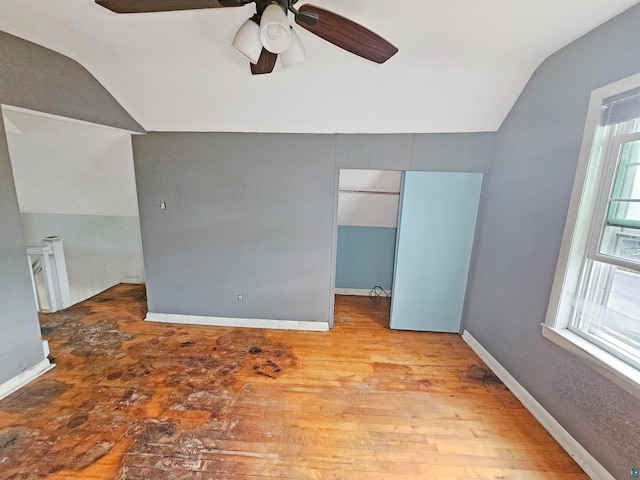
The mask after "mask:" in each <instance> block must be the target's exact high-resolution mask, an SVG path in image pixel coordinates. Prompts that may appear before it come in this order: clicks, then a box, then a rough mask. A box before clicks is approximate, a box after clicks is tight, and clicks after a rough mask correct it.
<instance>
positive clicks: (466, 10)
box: [0, 0, 640, 133]
mask: <svg viewBox="0 0 640 480" xmlns="http://www.w3.org/2000/svg"><path fill="white" fill-rule="evenodd" d="M303 3H305V0H302V1H301V2H300V3H299V4H298V5H297V6H299V5H301V4H303ZM311 3H313V4H315V5H317V6H320V7H322V8H325V9H328V10H331V11H333V12H336V13H339V14H340V15H343V16H345V17H347V18H349V19H351V20H353V21H355V22H357V23H360V24H361V25H363V26H365V27H367V28H369V29H371V30H373V31H375V32H376V33H378V34H379V35H381V36H382V37H384V38H386V39H387V40H389V41H390V42H391V43H393V44H394V45H395V46H396V47H397V48H398V49H399V52H398V53H397V54H396V55H395V56H394V57H392V58H391V59H390V60H389V61H387V62H386V63H384V64H382V65H378V64H375V63H372V62H368V61H366V60H364V59H362V58H360V57H357V56H354V55H352V54H350V53H348V52H346V51H343V50H341V49H339V48H337V47H335V46H333V45H331V44H329V43H327V42H325V41H324V40H322V39H320V38H318V37H316V36H314V35H312V34H311V33H309V32H307V31H305V30H303V29H301V28H299V27H294V28H296V31H297V32H298V34H299V36H300V38H301V40H302V43H303V44H304V47H305V49H306V53H307V60H306V62H305V63H303V64H301V65H298V66H296V67H291V68H286V69H285V68H282V67H281V66H280V65H279V64H278V65H276V68H275V70H274V72H273V73H272V74H270V75H261V76H252V75H251V73H250V70H249V65H248V63H247V62H246V61H245V60H243V59H242V58H241V57H240V56H239V55H237V54H236V53H235V52H233V50H232V49H231V48H230V43H231V41H232V39H233V37H234V35H235V33H236V30H237V29H238V27H239V26H240V25H241V24H242V23H243V22H244V21H245V20H246V19H247V18H248V17H250V16H251V15H252V14H253V13H254V11H255V7H254V5H253V4H249V5H246V6H244V7H238V8H217V9H205V10H193V11H177V12H162V13H144V14H129V15H118V14H115V13H112V12H110V11H108V10H106V9H104V8H102V7H100V6H99V5H97V4H96V3H94V1H93V0H46V1H43V0H2V2H0V30H3V31H5V32H7V33H10V34H13V35H16V36H18V37H22V38H24V39H26V40H29V41H32V42H34V43H37V44H40V45H43V46H45V47H48V48H51V49H53V50H55V51H57V52H60V53H62V54H64V55H67V56H68V57H70V58H72V59H74V60H76V61H78V62H79V63H80V64H81V65H83V66H84V67H85V68H87V69H88V70H89V71H90V72H91V73H92V74H93V75H94V76H95V77H96V78H97V79H98V80H99V81H100V82H101V83H102V84H103V85H104V86H105V87H106V88H107V90H109V91H110V92H111V94H112V95H113V96H114V97H115V98H116V99H117V100H118V101H119V102H120V103H121V104H122V105H123V106H124V107H125V108H126V109H127V110H128V111H129V113H130V114H131V115H132V116H133V117H134V118H135V119H136V120H137V121H138V122H139V123H140V124H141V125H142V126H143V127H144V128H145V129H147V130H150V131H151V130H154V131H233V132H317V133H333V132H342V133H352V132H367V133H380V132H386V133H394V132H407V133H408V132H465V131H467V132H468V131H495V130H496V129H498V128H499V126H500V124H501V123H502V121H503V120H504V118H505V116H506V115H507V113H508V112H509V109H510V108H511V106H512V105H513V103H514V102H515V100H516V99H517V97H518V95H519V94H520V92H521V91H522V89H523V87H524V86H525V84H526V82H527V80H528V79H529V78H530V76H531V74H532V73H533V72H534V70H535V69H536V68H537V67H538V66H539V65H540V63H541V62H542V61H544V59H545V58H547V57H548V56H549V55H551V54H553V53H554V52H555V51H557V50H558V49H560V48H562V47H563V46H565V45H566V44H568V43H570V42H571V41H573V40H575V39H577V38H578V37H580V36H582V35H583V34H585V33H587V32H588V31H590V30H592V29H593V28H595V27H597V26H598V25H600V24H602V23H604V22H605V21H607V20H609V19H611V18H612V17H614V16H616V15H617V14H619V13H621V12H623V11H624V10H626V9H627V8H629V7H631V6H633V5H635V4H637V3H640V2H638V0H607V1H602V0H560V1H559V0H526V1H525V0H402V1H390V0H311Z"/></svg>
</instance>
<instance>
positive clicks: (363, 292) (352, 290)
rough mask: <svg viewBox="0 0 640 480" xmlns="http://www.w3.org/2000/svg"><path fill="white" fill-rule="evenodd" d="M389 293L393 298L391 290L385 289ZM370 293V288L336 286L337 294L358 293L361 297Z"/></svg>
mask: <svg viewBox="0 0 640 480" xmlns="http://www.w3.org/2000/svg"><path fill="white" fill-rule="evenodd" d="M385 291H386V292H387V293H388V294H389V298H391V290H385ZM369 293H371V289H370V288H336V289H335V294H336V295H357V296H360V297H368V296H369Z"/></svg>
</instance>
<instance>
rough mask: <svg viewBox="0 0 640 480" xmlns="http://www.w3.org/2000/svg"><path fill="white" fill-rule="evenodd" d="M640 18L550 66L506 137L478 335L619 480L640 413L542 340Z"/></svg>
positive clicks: (631, 462)
mask: <svg viewBox="0 0 640 480" xmlns="http://www.w3.org/2000/svg"><path fill="white" fill-rule="evenodd" d="M639 25H640V6H636V7H634V8H632V9H631V10H629V11H628V12H626V13H624V14H623V15H621V16H619V17H617V18H615V19H614V20H612V21H611V22H609V23H607V24H605V25H604V26H602V27H601V28H598V29H597V30H595V31H593V32H591V33H590V34H588V35H587V36H585V37H583V38H581V39H579V40H578V41H576V42H575V43H573V44H571V45H570V46H568V47H566V48H564V49H562V50H561V51H559V52H558V53H556V54H555V55H553V56H552V57H550V58H549V59H547V61H545V62H544V63H543V64H542V65H541V66H540V68H539V69H538V70H537V71H536V73H535V74H534V75H533V77H532V78H531V80H530V82H529V84H528V85H527V87H526V88H525V90H524V91H523V93H522V95H521V96H520V98H519V100H518V101H517V103H516V105H515V106H514V108H513V110H512V111H511V113H510V114H509V116H508V117H507V119H506V121H505V122H504V124H503V125H502V127H501V128H500V130H499V132H498V135H497V139H496V152H495V158H494V160H493V163H492V167H491V172H490V175H489V176H488V184H487V185H486V186H485V189H486V190H485V200H486V201H485V204H484V208H483V210H482V214H481V218H480V222H479V225H480V229H479V233H478V237H477V243H476V261H475V268H474V270H473V274H472V278H471V280H470V289H469V292H468V297H467V302H468V303H467V305H468V307H467V314H466V329H467V330H468V331H469V332H470V333H471V334H472V335H473V336H474V337H475V338H476V339H477V340H478V341H479V342H480V343H481V344H482V345H483V346H484V347H485V348H486V349H487V350H488V351H489V352H490V353H491V354H492V355H493V356H494V357H495V358H496V359H497V360H498V361H499V362H500V363H501V364H502V365H503V366H505V367H506V368H507V370H509V372H510V373H511V374H512V375H513V376H514V377H515V378H516V379H517V380H518V381H519V382H520V383H521V384H522V385H524V387H525V388H526V389H527V390H528V391H529V392H530V393H531V394H533V395H534V396H535V397H536V399H537V400H538V401H539V402H540V403H542V405H543V406H544V407H545V408H546V409H547V410H548V411H549V412H550V413H551V414H552V415H553V416H554V417H555V418H556V419H557V420H558V421H559V422H560V423H561V424H562V425H563V426H564V427H565V428H566V429H567V430H568V431H569V433H570V434H571V435H572V436H573V437H574V438H576V439H577V440H578V441H579V442H580V443H581V444H582V445H583V446H584V447H585V448H586V449H587V450H588V451H589V452H590V453H591V454H592V455H593V456H594V457H596V458H597V460H598V461H599V462H600V463H601V464H602V465H603V466H604V467H605V468H607V469H608V470H609V471H610V472H611V473H612V474H613V475H614V476H615V478H620V479H622V478H628V476H629V469H630V468H631V467H632V466H638V465H640V436H638V432H640V401H639V400H638V399H636V398H634V397H632V396H631V395H630V394H628V393H627V392H626V391H623V390H621V389H620V388H619V387H617V386H616V385H615V384H613V383H612V382H610V381H608V380H606V379H605V378H603V377H602V376H600V375H599V374H598V373H596V372H595V371H594V370H592V369H591V368H589V367H587V366H586V365H585V364H584V363H582V362H581V361H580V360H578V359H577V358H576V357H574V356H572V355H570V354H569V353H567V352H565V351H564V350H562V349H561V348H559V347H558V346H556V345H555V344H553V343H551V342H549V341H548V340H546V339H544V338H543V337H542V335H541V327H540V324H541V322H544V318H545V314H546V309H547V304H548V301H549V294H550V291H551V284H552V281H553V276H554V272H555V267H556V262H557V258H558V253H559V250H560V243H561V239H562V233H563V229H564V223H565V219H566V214H567V208H568V204H569V198H570V195H571V189H572V184H573V178H574V175H575V170H576V165H577V160H578V154H579V149H580V143H581V139H582V133H583V129H584V124H585V119H586V113H587V107H588V102H589V95H590V92H591V90H593V89H595V88H598V87H601V86H603V85H606V84H609V83H611V82H614V81H616V80H619V79H621V78H624V77H627V76H629V75H632V74H636V73H638V72H640V33H639V32H640V29H639Z"/></svg>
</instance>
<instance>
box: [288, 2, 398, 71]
mask: <svg viewBox="0 0 640 480" xmlns="http://www.w3.org/2000/svg"><path fill="white" fill-rule="evenodd" d="M300 12H304V13H311V14H317V15H318V21H317V22H316V23H315V24H314V25H309V23H307V22H304V21H301V20H300V19H299V18H298V16H296V23H297V24H298V25H300V26H301V27H302V28H304V29H306V30H309V31H310V32H311V33H314V34H316V35H317V36H319V37H320V38H323V39H325V40H326V41H327V42H330V43H333V44H334V45H336V46H338V47H340V48H343V49H345V50H347V51H349V52H351V53H354V54H356V55H359V56H361V57H363V58H366V59H367V60H371V61H372V62H376V63H384V62H386V61H387V60H389V59H390V58H391V57H392V56H393V55H395V54H396V53H397V52H398V49H397V48H396V47H394V46H393V45H392V44H391V43H389V42H387V41H386V40H385V39H384V38H382V37H381V36H379V35H377V34H375V33H373V32H372V31H371V30H369V29H367V28H364V27H363V26H362V25H359V24H357V23H355V22H352V21H351V20H349V19H347V18H344V17H342V16H340V15H338V14H336V13H333V12H330V11H328V10H324V9H323V8H319V7H316V6H314V5H309V4H305V5H302V6H301V7H300Z"/></svg>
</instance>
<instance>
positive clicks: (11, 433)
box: [0, 285, 588, 480]
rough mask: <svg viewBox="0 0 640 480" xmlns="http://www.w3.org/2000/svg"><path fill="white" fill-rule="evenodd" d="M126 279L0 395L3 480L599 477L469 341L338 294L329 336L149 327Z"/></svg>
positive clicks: (71, 322) (56, 334)
mask: <svg viewBox="0 0 640 480" xmlns="http://www.w3.org/2000/svg"><path fill="white" fill-rule="evenodd" d="M145 307H146V303H145V296H144V287H143V286H139V285H119V286H116V287H114V288H112V289H110V290H108V291H106V292H104V293H102V294H100V295H98V296H96V297H94V298H92V299H90V300H88V301H86V302H83V303H81V304H79V305H76V306H74V307H72V308H70V309H67V310H66V311H63V312H58V313H55V314H48V315H42V316H41V323H42V330H43V336H44V338H45V339H48V340H49V343H50V348H51V351H52V355H53V356H54V357H55V358H54V361H55V363H56V364H57V367H56V368H54V369H53V370H51V371H49V372H47V373H46V374H44V375H43V376H42V377H40V378H39V379H38V380H37V381H35V382H33V383H31V384H30V385H28V386H26V387H25V388H23V389H22V390H20V391H18V392H16V393H14V394H13V395H11V396H10V397H8V398H6V399H4V400H3V401H1V402H0V472H2V473H1V475H0V476H1V478H3V479H5V480H8V479H20V480H32V479H45V478H46V479H49V480H62V479H119V480H125V479H126V480H155V479H171V480H196V479H202V480H206V479H216V480H239V479H249V480H250V479H254V480H258V479H260V480H266V479H275V478H279V479H344V480H349V479H358V480H362V479H391V480H393V479H503V480H504V479H545V480H550V479H587V478H588V477H587V476H586V475H585V474H584V473H583V472H582V471H581V470H580V468H579V467H578V466H577V465H576V464H575V462H574V461H573V460H572V459H571V458H570V457H569V455H567V454H566V453H565V452H564V451H563V450H562V449H561V448H560V446H559V445H558V444H557V443H556V442H555V440H553V439H552V438H551V436H550V435H549V434H548V433H547V432H546V431H545V430H544V429H543V428H542V427H541V426H540V425H539V424H538V423H537V422H536V420H535V419H534V418H533V417H532V416H531V415H530V414H529V413H528V412H527V411H526V410H525V409H524V407H523V406H522V405H521V404H520V403H519V402H518V400H516V398H515V397H514V396H513V395H512V394H511V393H510V392H509V391H508V390H507V389H506V388H505V387H504V385H502V383H501V382H500V381H499V380H498V379H497V378H496V377H495V376H494V375H493V374H492V373H491V372H490V371H488V369H487V367H486V366H485V365H484V364H483V363H482V362H481V361H480V359H479V358H478V357H477V356H476V355H475V354H474V353H473V352H472V351H471V349H470V348H469V347H468V346H467V345H466V344H465V343H464V341H463V340H462V339H461V338H460V337H459V336H458V335H453V334H439V333H415V332H398V331H391V330H389V329H388V318H389V306H388V303H385V301H383V302H382V303H381V304H380V305H376V304H374V303H373V302H371V301H370V300H369V299H368V298H366V297H337V298H336V309H335V327H334V328H333V329H332V330H331V331H329V332H295V331H277V330H255V329H232V328H214V327H197V326H186V325H174V324H159V323H150V322H143V321H142V319H143V318H144V313H145Z"/></svg>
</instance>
